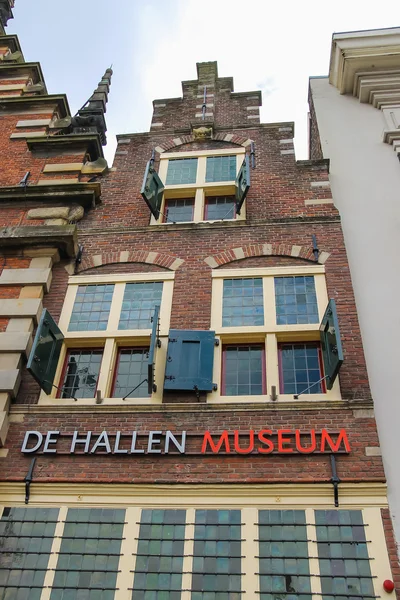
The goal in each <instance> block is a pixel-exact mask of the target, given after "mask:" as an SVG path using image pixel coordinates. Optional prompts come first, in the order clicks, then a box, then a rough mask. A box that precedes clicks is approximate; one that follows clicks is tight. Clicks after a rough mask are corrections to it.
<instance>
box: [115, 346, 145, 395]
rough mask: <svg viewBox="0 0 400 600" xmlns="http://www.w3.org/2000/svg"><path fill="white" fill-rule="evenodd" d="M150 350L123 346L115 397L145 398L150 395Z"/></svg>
mask: <svg viewBox="0 0 400 600" xmlns="http://www.w3.org/2000/svg"><path fill="white" fill-rule="evenodd" d="M148 352H149V349H148V348H123V349H121V350H120V351H119V356H118V360H117V366H116V371H115V380H114V388H113V393H112V397H113V398H125V397H128V398H144V397H146V396H148V395H149V394H148V388H147V361H148ZM145 380H146V381H145Z"/></svg>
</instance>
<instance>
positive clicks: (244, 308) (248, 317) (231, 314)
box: [222, 277, 264, 327]
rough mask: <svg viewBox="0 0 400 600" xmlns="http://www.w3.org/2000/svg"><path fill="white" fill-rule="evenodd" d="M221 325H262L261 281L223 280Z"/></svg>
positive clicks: (259, 279)
mask: <svg viewBox="0 0 400 600" xmlns="http://www.w3.org/2000/svg"><path fill="white" fill-rule="evenodd" d="M222 325H223V326H224V327H232V326H233V327H235V326H240V325H264V302H263V285H262V279H261V277H260V278H257V279H251V278H246V279H224V292H223V304H222Z"/></svg>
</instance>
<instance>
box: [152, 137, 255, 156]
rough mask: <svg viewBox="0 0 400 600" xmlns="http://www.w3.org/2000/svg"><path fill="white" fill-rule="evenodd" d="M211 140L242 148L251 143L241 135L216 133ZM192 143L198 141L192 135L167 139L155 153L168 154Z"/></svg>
mask: <svg viewBox="0 0 400 600" xmlns="http://www.w3.org/2000/svg"><path fill="white" fill-rule="evenodd" d="M211 139H212V141H214V142H230V143H232V144H236V145H237V146H243V147H244V148H246V147H247V146H250V144H251V142H252V141H253V140H251V139H250V138H246V137H244V136H242V135H236V134H235V133H216V134H215V135H213V137H212V138H211ZM193 142H198V140H196V139H195V137H194V136H193V135H192V134H191V135H181V136H179V137H176V138H169V139H167V140H165V142H162V143H161V144H159V145H158V146H156V147H155V151H156V152H158V153H159V154H162V153H163V152H169V151H171V150H173V149H174V148H176V147H177V146H182V144H190V143H193Z"/></svg>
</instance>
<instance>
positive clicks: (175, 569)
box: [132, 509, 186, 600]
mask: <svg viewBox="0 0 400 600" xmlns="http://www.w3.org/2000/svg"><path fill="white" fill-rule="evenodd" d="M185 520H186V511H185V510H160V509H155V510H143V511H142V517H141V522H140V523H141V524H140V531H139V541H138V550H137V556H136V565H135V576H134V583H133V592H132V600H137V599H138V598H147V597H149V598H150V597H151V598H155V599H156V600H158V599H160V598H167V599H171V600H172V599H174V598H175V599H176V600H180V598H181V588H182V569H183V551H184V541H185V536H184V533H185V531H184V524H185ZM172 540H174V541H172ZM150 591H151V592H152V594H153V595H151V596H148V593H149V592H150ZM141 594H144V595H143V596H142V595H141Z"/></svg>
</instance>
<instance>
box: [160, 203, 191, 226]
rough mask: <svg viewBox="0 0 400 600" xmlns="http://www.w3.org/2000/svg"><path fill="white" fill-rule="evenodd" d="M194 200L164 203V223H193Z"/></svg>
mask: <svg viewBox="0 0 400 600" xmlns="http://www.w3.org/2000/svg"><path fill="white" fill-rule="evenodd" d="M193 209H194V198H183V199H182V200H173V199H172V198H171V199H170V200H166V201H165V217H164V221H165V222H171V221H173V222H174V223H185V222H188V221H193Z"/></svg>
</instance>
